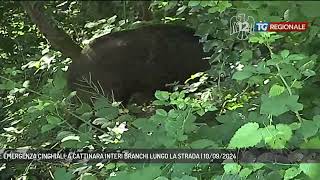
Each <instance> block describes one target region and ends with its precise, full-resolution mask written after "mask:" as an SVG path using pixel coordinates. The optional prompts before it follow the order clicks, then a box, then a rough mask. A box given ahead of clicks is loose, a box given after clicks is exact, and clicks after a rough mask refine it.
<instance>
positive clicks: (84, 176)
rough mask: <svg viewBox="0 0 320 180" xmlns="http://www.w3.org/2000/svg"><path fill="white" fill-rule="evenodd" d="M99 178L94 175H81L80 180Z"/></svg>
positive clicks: (95, 179)
mask: <svg viewBox="0 0 320 180" xmlns="http://www.w3.org/2000/svg"><path fill="white" fill-rule="evenodd" d="M97 179H98V178H97V177H96V176H95V175H93V174H92V173H84V174H81V177H80V180H97Z"/></svg>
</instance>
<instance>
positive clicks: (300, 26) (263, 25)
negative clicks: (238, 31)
mask: <svg viewBox="0 0 320 180" xmlns="http://www.w3.org/2000/svg"><path fill="white" fill-rule="evenodd" d="M307 28H308V22H256V23H255V26H254V31H255V32H302V31H305V30H307Z"/></svg>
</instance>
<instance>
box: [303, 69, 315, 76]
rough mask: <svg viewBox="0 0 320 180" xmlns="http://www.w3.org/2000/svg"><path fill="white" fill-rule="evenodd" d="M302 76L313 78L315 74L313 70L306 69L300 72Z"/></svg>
mask: <svg viewBox="0 0 320 180" xmlns="http://www.w3.org/2000/svg"><path fill="white" fill-rule="evenodd" d="M302 74H303V75H305V76H308V77H310V76H315V75H316V72H314V71H313V70H310V69H306V70H305V71H303V72H302Z"/></svg>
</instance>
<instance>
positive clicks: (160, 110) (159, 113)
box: [156, 109, 168, 117]
mask: <svg viewBox="0 0 320 180" xmlns="http://www.w3.org/2000/svg"><path fill="white" fill-rule="evenodd" d="M156 114H158V115H160V116H163V117H167V115H168V113H167V111H165V110H164V109H157V110H156Z"/></svg>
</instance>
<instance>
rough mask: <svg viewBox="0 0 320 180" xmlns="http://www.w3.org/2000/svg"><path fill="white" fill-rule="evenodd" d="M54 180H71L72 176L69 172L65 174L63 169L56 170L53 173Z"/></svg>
mask: <svg viewBox="0 0 320 180" xmlns="http://www.w3.org/2000/svg"><path fill="white" fill-rule="evenodd" d="M53 176H54V180H71V179H72V178H73V177H74V175H73V174H72V173H71V172H67V171H66V169H65V168H57V169H55V171H54V173H53Z"/></svg>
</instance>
